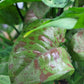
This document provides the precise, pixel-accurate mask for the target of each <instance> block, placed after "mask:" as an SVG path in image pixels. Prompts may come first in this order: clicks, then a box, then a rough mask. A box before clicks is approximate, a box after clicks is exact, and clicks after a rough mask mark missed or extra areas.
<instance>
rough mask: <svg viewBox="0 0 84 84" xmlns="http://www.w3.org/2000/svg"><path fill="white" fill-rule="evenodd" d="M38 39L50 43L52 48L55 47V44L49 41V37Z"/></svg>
mask: <svg viewBox="0 0 84 84" xmlns="http://www.w3.org/2000/svg"><path fill="white" fill-rule="evenodd" d="M38 39H39V40H42V41H45V42H48V43H50V46H51V47H53V42H52V41H51V40H50V39H48V38H47V37H45V36H43V35H40V36H39V37H38Z"/></svg>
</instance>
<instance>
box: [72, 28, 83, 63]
mask: <svg viewBox="0 0 84 84" xmlns="http://www.w3.org/2000/svg"><path fill="white" fill-rule="evenodd" d="M71 45H72V49H73V57H74V58H75V60H79V61H84V29H82V30H79V31H78V32H77V33H76V34H74V35H73V38H72V41H71Z"/></svg>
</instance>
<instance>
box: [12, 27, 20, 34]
mask: <svg viewBox="0 0 84 84" xmlns="http://www.w3.org/2000/svg"><path fill="white" fill-rule="evenodd" d="M12 27H13V28H14V29H15V30H16V32H17V33H18V35H19V34H20V32H19V31H18V30H17V28H16V27H15V26H14V25H12Z"/></svg>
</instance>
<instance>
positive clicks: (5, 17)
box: [0, 5, 20, 25]
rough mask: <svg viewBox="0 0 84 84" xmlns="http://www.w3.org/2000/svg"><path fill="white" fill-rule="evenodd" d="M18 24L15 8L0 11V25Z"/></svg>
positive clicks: (10, 7) (18, 18)
mask: <svg viewBox="0 0 84 84" xmlns="http://www.w3.org/2000/svg"><path fill="white" fill-rule="evenodd" d="M19 22H20V16H19V14H18V11H17V9H16V7H15V6H13V5H12V6H8V7H6V8H3V9H0V23H4V24H9V25H13V24H18V23H19Z"/></svg>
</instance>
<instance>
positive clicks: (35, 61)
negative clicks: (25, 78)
mask: <svg viewBox="0 0 84 84" xmlns="http://www.w3.org/2000/svg"><path fill="white" fill-rule="evenodd" d="M34 66H35V69H39V64H38V60H34Z"/></svg>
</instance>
